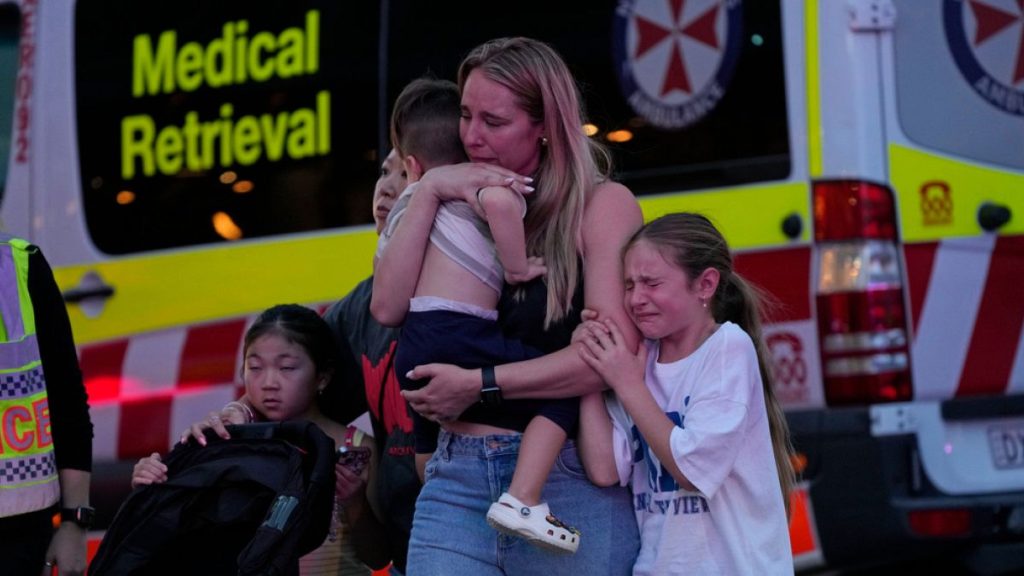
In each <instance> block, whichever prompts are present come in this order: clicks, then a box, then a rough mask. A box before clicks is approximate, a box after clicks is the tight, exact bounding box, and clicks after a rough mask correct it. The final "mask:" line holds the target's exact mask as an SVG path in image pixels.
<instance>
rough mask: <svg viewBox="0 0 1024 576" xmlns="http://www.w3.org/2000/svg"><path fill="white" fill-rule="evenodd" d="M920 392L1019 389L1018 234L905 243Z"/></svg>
mask: <svg viewBox="0 0 1024 576" xmlns="http://www.w3.org/2000/svg"><path fill="white" fill-rule="evenodd" d="M904 255H905V259H906V264H907V280H908V284H909V292H910V311H911V318H912V321H913V323H912V325H913V332H914V336H913V340H912V347H911V368H912V370H913V377H914V393H915V396H916V397H917V398H919V399H937V400H941V399H945V398H950V397H953V396H977V395H986V394H1007V393H1011V392H1018V393H1019V392H1024V338H1022V328H1024V288H1022V286H1024V266H1022V262H1024V236H999V237H996V236H994V235H984V236H981V237H972V238H955V239H946V240H942V241H939V242H930V243H923V244H914V245H907V246H905V247H904Z"/></svg>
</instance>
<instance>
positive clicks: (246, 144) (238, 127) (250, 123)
mask: <svg viewBox="0 0 1024 576" xmlns="http://www.w3.org/2000/svg"><path fill="white" fill-rule="evenodd" d="M260 136H261V135H260V124H259V122H257V121H256V117H255V116H243V117H241V118H239V119H238V122H237V123H235V158H238V163H239V164H241V165H243V166H251V165H252V164H255V163H256V161H257V160H259V159H260V156H261V155H262V153H263V147H262V146H261V142H260Z"/></svg>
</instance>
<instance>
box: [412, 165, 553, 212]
mask: <svg viewBox="0 0 1024 576" xmlns="http://www.w3.org/2000/svg"><path fill="white" fill-rule="evenodd" d="M531 182H533V178H530V177H529V176H523V175H521V174H516V173H515V172H513V171H511V170H507V169H505V168H502V167H501V166H497V165H494V164H480V163H469V162H467V163H463V164H449V165H446V166H437V167H435V168H431V169H430V170H427V172H426V173H425V174H424V175H423V178H422V179H420V183H419V184H418V185H417V186H418V187H417V189H416V193H417V194H419V193H420V192H421V191H423V190H430V191H431V193H432V194H434V195H435V196H436V197H437V199H438V200H441V201H446V200H463V201H465V202H468V203H469V204H470V205H471V206H473V207H474V208H475V209H476V210H477V212H480V206H479V205H478V204H479V203H478V201H477V197H476V196H477V191H479V190H480V189H481V188H486V187H488V186H508V187H509V188H512V189H513V190H515V191H517V192H519V193H520V194H524V195H525V194H529V193H531V192H533V187H532V186H530V183H531Z"/></svg>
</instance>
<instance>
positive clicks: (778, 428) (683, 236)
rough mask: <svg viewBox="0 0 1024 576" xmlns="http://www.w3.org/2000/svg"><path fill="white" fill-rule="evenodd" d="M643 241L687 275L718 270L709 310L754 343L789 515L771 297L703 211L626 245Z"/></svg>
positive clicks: (790, 483) (674, 218)
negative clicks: (767, 329) (740, 267)
mask: <svg viewBox="0 0 1024 576" xmlns="http://www.w3.org/2000/svg"><path fill="white" fill-rule="evenodd" d="M640 241H645V242H648V243H650V244H651V245H653V246H654V247H656V248H658V249H659V250H661V251H662V253H663V255H664V256H665V258H666V259H668V260H669V261H671V262H673V263H674V264H675V265H676V266H678V267H679V268H680V269H681V270H683V271H684V272H686V276H687V278H690V280H691V281H692V280H693V279H695V278H697V277H699V276H700V275H701V274H703V273H704V271H705V270H707V269H708V268H714V269H715V270H717V271H718V274H719V281H718V288H717V289H716V290H715V293H714V295H713V296H712V297H711V312H712V315H713V316H714V318H715V321H716V322H719V323H721V322H725V321H727V320H728V321H730V322H733V323H735V324H736V325H738V326H739V327H740V328H742V329H743V331H744V332H746V333H747V335H749V336H750V339H751V340H753V342H754V348H755V350H757V366H758V369H759V371H760V372H761V381H762V383H763V389H764V403H765V408H766V410H767V412H768V429H769V431H770V432H771V437H772V449H773V451H774V453H775V468H776V472H777V473H778V476H779V486H780V487H781V489H782V496H783V502H784V504H785V506H786V515H787V517H788V516H789V512H790V501H789V497H790V493H791V492H792V490H793V488H794V486H795V485H796V473H795V472H794V470H793V461H792V457H793V453H794V450H793V445H792V443H791V442H790V437H789V424H788V423H787V422H786V414H785V412H783V410H782V405H781V404H779V401H778V399H777V398H776V397H775V392H774V388H773V386H772V382H773V378H772V371H771V366H770V364H769V363H768V358H769V356H768V351H767V349H766V348H765V345H764V338H763V337H762V333H761V311H762V308H761V306H762V303H763V302H765V301H767V302H771V297H770V295H769V294H767V293H765V292H764V291H763V290H761V289H760V288H758V287H757V286H755V285H754V284H751V283H750V282H747V281H746V280H744V279H743V277H742V276H740V275H739V274H737V273H736V272H735V271H734V270H733V268H732V254H731V253H730V252H729V245H728V244H726V242H725V238H724V237H723V236H722V234H721V232H719V231H718V229H717V228H715V225H714V224H712V223H711V221H710V220H708V219H707V218H706V217H704V216H702V215H700V214H691V213H686V212H680V213H677V214H668V215H665V216H662V217H660V218H657V219H655V220H652V221H650V222H648V223H647V224H645V225H644V227H643V228H641V229H640V230H639V231H638V232H637V233H636V234H634V235H633V238H632V239H630V241H629V242H628V243H627V244H626V248H625V249H624V250H623V253H625V251H626V250H629V248H630V247H631V246H633V245H635V244H636V243H637V242H640Z"/></svg>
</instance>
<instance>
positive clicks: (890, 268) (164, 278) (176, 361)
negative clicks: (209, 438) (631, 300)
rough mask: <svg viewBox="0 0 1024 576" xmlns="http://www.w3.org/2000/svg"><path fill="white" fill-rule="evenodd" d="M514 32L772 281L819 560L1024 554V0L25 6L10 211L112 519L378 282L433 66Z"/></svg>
mask: <svg viewBox="0 0 1024 576" xmlns="http://www.w3.org/2000/svg"><path fill="white" fill-rule="evenodd" d="M507 35H524V36H531V37H535V38H539V39H542V40H544V41H547V42H549V43H551V44H552V45H553V46H555V47H556V48H557V49H558V50H559V52H560V53H562V54H563V55H564V57H565V59H566V61H567V62H568V63H569V65H570V67H571V68H572V70H573V72H574V74H576V76H577V78H578V80H579V86H580V90H581V92H582V94H583V96H584V100H585V103H586V108H587V115H588V119H589V123H588V124H587V125H586V126H585V127H583V128H582V129H584V130H586V131H587V133H588V134H589V135H591V137H593V138H595V139H600V140H601V141H602V142H604V143H606V144H607V145H608V146H609V147H610V148H611V149H612V151H613V154H614V157H615V163H616V178H617V179H618V180H620V181H621V182H623V183H624V184H626V185H627V186H628V187H629V188H630V189H631V190H633V192H634V193H635V194H636V195H637V197H638V199H639V200H640V203H641V205H642V207H643V211H644V215H645V217H646V218H648V219H650V218H654V217H657V216H658V215H661V214H664V213H668V212H673V211H683V210H685V211H697V212H701V213H704V214H706V215H707V216H709V217H710V218H711V219H712V220H713V221H714V222H715V223H716V224H717V225H718V226H719V227H720V228H721V229H722V230H723V232H724V233H725V234H726V236H727V238H728V240H729V242H730V245H731V246H732V248H733V249H734V252H735V263H736V266H737V269H738V270H739V271H740V272H741V273H743V274H744V275H746V277H747V278H749V279H750V280H752V281H754V282H755V283H757V284H759V285H760V286H761V287H762V288H764V289H766V290H767V291H768V292H769V293H770V294H771V295H772V296H773V301H774V303H775V305H774V306H772V309H771V310H770V316H769V318H768V324H767V326H766V339H767V343H768V346H769V349H770V351H771V354H772V364H773V370H774V375H775V386H776V393H777V394H778V396H779V397H780V398H781V399H782V401H783V402H784V404H785V406H786V408H787V415H788V418H789V423H790V427H791V430H792V433H793V439H794V444H795V447H796V449H797V451H798V453H799V454H798V458H797V464H798V467H799V469H800V473H801V483H800V490H799V491H798V493H796V494H795V495H794V498H793V504H794V507H793V508H794V513H793V519H792V523H791V540H792V545H793V553H794V558H795V561H796V565H797V567H798V569H799V570H800V571H815V570H822V569H842V568H846V567H860V566H870V565H881V564H884V563H887V562H892V561H895V560H899V559H904V558H915V557H922V558H923V557H932V556H936V555H938V554H940V553H941V554H945V555H950V556H951V557H953V558H955V559H956V561H958V562H963V563H965V564H969V563H970V562H976V561H979V560H978V558H980V557H981V554H983V553H987V552H992V553H1000V552H1002V553H1006V557H1009V558H1024V552H1022V551H1021V550H1020V548H1019V546H1020V543H1021V541H1022V540H1024V338H1022V330H1024V288H1022V287H1024V48H1022V46H1024V6H1022V5H1021V3H1020V2H1019V1H1016V0H971V1H963V0H932V1H927V2H925V1H921V0H756V1H755V0H746V1H741V0H602V1H598V0H593V1H590V0H587V1H584V0H571V1H570V0H566V1H562V2H550V1H543V0H522V1H520V2H516V3H513V4H502V5H495V6H494V7H490V8H487V9H486V10H485V9H484V8H482V7H481V6H480V5H479V3H477V2H471V1H467V0H452V1H447V2H418V1H415V0H386V1H385V0H380V1H371V0H356V1H349V2H328V1H322V0H291V1H289V2H282V1H279V0H273V1H268V2H243V1H240V0H222V1H219V2H200V1H198V0H179V1H177V2H137V1H131V0H77V1H76V0H17V1H7V2H0V134H2V135H3V136H4V138H0V148H2V149H0V154H3V155H6V157H7V158H8V161H7V162H6V163H3V164H2V165H3V166H5V170H4V173H3V175H2V176H3V177H2V182H3V194H2V199H0V221H2V226H3V229H4V230H6V231H9V232H11V233H15V234H18V235H21V236H24V237H26V238H28V239H29V240H31V241H32V242H34V243H36V244H38V245H39V246H41V247H42V248H43V250H44V251H45V253H46V255H47V256H48V258H49V260H50V262H51V264H52V265H53V266H54V269H55V273H56V275H57V280H58V283H59V285H60V287H61V289H62V291H63V293H64V297H65V300H66V302H67V307H68V312H69V314H70V317H71V321H72V325H73V329H74V335H75V339H76V343H77V346H78V350H79V358H80V362H81V366H82V369H83V372H84V375H85V379H86V386H87V388H88V392H89V398H90V403H91V410H92V418H93V423H94V426H95V440H94V460H95V468H96V470H95V473H94V482H93V484H94V486H93V503H94V504H95V505H96V506H97V507H98V509H99V510H98V518H99V525H98V529H99V530H102V528H103V526H104V524H105V523H107V522H109V520H110V519H111V518H112V516H113V514H114V513H115V512H116V509H117V506H118V505H119V503H120V501H122V500H123V498H124V496H125V495H126V492H127V488H128V486H127V485H128V477H129V475H130V467H131V464H132V463H133V462H134V461H135V460H136V459H137V458H139V457H140V456H143V455H147V454H149V453H151V452H154V451H157V452H163V451H166V450H168V449H169V448H170V447H171V445H172V444H173V443H174V442H175V441H176V439H177V438H178V436H179V435H180V434H181V432H182V430H183V429H184V428H185V427H186V426H187V425H188V424H190V423H191V422H193V421H195V420H197V419H199V418H202V417H203V416H204V415H205V414H206V412H207V411H209V410H211V409H214V408H217V407H219V406H221V405H223V403H225V402H227V401H229V400H230V399H233V398H234V397H235V396H236V395H237V394H238V393H239V389H240V387H239V368H240V358H239V354H240V350H239V348H240V343H241V338H242V334H243V333H244V331H245V328H246V327H247V325H248V324H249V323H250V322H251V321H252V319H253V317H254V315H255V314H257V313H258V312H259V311H260V310H262V309H264V308H266V307H268V306H270V305H272V304H275V303H280V302H298V303H303V304H307V305H310V306H314V307H317V308H318V309H322V308H324V307H326V306H327V305H329V304H330V303H331V302H333V301H335V300H337V299H338V298H340V297H341V296H343V295H344V294H345V293H346V292H347V291H348V290H349V289H350V288H351V287H352V286H354V285H355V284H356V283H357V282H358V281H360V280H362V279H363V278H365V277H366V276H368V275H369V274H370V272H371V270H370V264H371V254H372V250H373V246H374V243H375V240H376V238H375V235H374V232H373V228H372V226H371V222H372V219H371V214H370V210H371V208H370V199H371V194H372V189H373V184H374V181H375V178H376V175H377V171H378V170H379V165H380V161H381V159H382V157H383V155H384V154H386V152H387V150H388V141H387V120H388V112H389V109H390V106H391V104H392V103H393V101H394V98H395V96H396V95H397V94H398V92H399V91H400V90H401V88H402V87H403V86H404V85H405V83H406V82H408V81H409V80H411V79H413V78H416V77H418V76H420V75H422V74H424V73H431V74H433V75H435V76H438V77H442V78H454V76H455V71H456V69H457V65H458V62H459V61H460V59H461V58H462V57H463V56H464V55H465V54H466V52H467V51H468V50H469V49H471V48H472V47H473V46H475V45H477V44H479V43H480V42H482V41H484V40H487V39H489V38H493V37H498V36H507ZM5 448H6V446H5ZM101 534H102V532H101V531H100V532H97V533H96V534H94V536H96V537H99V536H100V535H101ZM1014 546H1018V548H1016V549H1014V548H1013V547H1014ZM1013 550H1016V552H1013ZM1008 551H1010V552H1008ZM1014 554H1016V555H1014ZM950 565H952V564H950Z"/></svg>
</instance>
